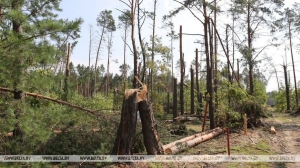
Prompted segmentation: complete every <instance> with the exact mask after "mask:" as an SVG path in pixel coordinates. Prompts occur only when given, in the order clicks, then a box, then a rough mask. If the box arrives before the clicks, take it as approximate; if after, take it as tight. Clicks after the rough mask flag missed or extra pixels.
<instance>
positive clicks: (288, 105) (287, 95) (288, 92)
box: [283, 65, 291, 111]
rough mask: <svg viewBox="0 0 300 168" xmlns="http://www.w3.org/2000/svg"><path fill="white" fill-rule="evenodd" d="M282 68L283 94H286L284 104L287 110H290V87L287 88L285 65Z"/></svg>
mask: <svg viewBox="0 0 300 168" xmlns="http://www.w3.org/2000/svg"><path fill="white" fill-rule="evenodd" d="M283 70H284V81H285V92H286V93H285V94H286V106H287V110H288V111H289V110H291V105H290V88H289V82H288V78H287V71H286V65H283Z"/></svg>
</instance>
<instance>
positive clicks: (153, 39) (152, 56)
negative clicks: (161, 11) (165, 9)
mask: <svg viewBox="0 0 300 168" xmlns="http://www.w3.org/2000/svg"><path fill="white" fill-rule="evenodd" d="M156 4H157V0H154V11H153V25H152V49H151V50H152V51H151V61H152V67H151V74H150V75H151V77H150V78H151V92H152V91H153V87H154V86H153V85H154V80H153V69H154V45H155V19H156Z"/></svg>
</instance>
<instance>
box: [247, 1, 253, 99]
mask: <svg viewBox="0 0 300 168" xmlns="http://www.w3.org/2000/svg"><path fill="white" fill-rule="evenodd" d="M247 5H248V6H247V33H248V53H247V54H249V60H248V64H249V84H250V94H251V95H254V81H253V80H254V79H253V61H252V59H253V58H252V28H251V20H250V17H251V16H250V15H251V14H250V12H251V11H250V5H251V4H250V2H248V4H247Z"/></svg>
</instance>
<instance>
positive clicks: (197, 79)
mask: <svg viewBox="0 0 300 168" xmlns="http://www.w3.org/2000/svg"><path fill="white" fill-rule="evenodd" d="M196 90H197V100H198V104H199V106H200V110H199V112H201V108H202V94H201V92H200V87H199V62H198V48H197V49H196Z"/></svg>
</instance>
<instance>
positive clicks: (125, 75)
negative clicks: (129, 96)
mask: <svg viewBox="0 0 300 168" xmlns="http://www.w3.org/2000/svg"><path fill="white" fill-rule="evenodd" d="M126 42H127V27H126V28H125V35H124V63H123V65H124V67H123V80H124V92H125V90H126V81H127V65H126Z"/></svg>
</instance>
